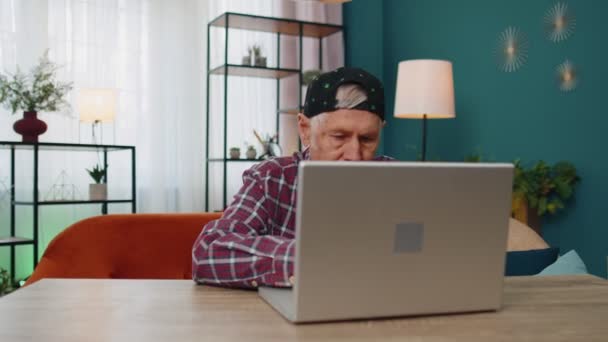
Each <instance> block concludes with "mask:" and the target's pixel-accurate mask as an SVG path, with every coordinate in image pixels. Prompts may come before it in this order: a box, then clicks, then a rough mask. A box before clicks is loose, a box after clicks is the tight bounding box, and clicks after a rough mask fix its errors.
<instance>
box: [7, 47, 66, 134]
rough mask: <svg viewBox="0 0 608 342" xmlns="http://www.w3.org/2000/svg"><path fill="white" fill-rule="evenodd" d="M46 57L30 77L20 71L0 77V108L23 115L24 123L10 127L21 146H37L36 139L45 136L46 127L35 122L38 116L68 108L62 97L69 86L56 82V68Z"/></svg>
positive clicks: (46, 56)
mask: <svg viewBox="0 0 608 342" xmlns="http://www.w3.org/2000/svg"><path fill="white" fill-rule="evenodd" d="M48 53H49V52H48V50H47V51H46V52H45V53H44V55H42V57H41V58H40V59H39V62H38V65H36V66H35V67H34V68H32V70H31V71H30V73H29V74H24V73H23V72H21V70H20V69H19V68H17V72H15V73H14V74H6V75H3V74H0V104H3V105H4V106H5V107H6V108H7V109H9V110H10V111H11V112H12V113H13V114H15V113H16V112H17V111H23V119H21V120H18V121H17V122H15V124H14V125H13V129H14V130H15V132H17V133H19V134H21V135H22V140H23V142H27V143H36V142H38V136H39V135H41V134H42V133H44V132H46V130H47V125H46V123H44V121H42V120H40V119H38V112H41V111H48V112H56V111H59V110H62V109H64V108H65V109H68V108H69V104H68V103H67V101H66V100H65V96H66V95H67V93H68V92H69V91H70V90H72V83H63V82H59V81H57V80H56V72H57V69H58V68H59V67H58V66H57V65H56V64H54V63H53V62H51V61H50V59H49V55H48Z"/></svg>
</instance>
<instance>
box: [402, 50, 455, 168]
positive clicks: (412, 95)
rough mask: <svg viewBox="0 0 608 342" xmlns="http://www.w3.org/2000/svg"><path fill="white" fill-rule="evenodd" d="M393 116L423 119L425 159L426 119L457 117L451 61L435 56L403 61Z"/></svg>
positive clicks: (424, 154)
mask: <svg viewBox="0 0 608 342" xmlns="http://www.w3.org/2000/svg"><path fill="white" fill-rule="evenodd" d="M394 116H395V117H396V118H401V119H422V160H423V161H424V160H426V135H427V122H426V121H427V119H449V118H454V117H456V113H455V109H454V79H453V76H452V62H449V61H442V60H432V59H418V60H409V61H402V62H400V63H399V69H398V73H397V88H396V91H395V111H394Z"/></svg>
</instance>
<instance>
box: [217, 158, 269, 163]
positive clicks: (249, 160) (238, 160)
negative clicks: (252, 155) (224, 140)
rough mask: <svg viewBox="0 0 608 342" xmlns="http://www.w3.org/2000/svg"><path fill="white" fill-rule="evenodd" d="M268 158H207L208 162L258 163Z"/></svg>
mask: <svg viewBox="0 0 608 342" xmlns="http://www.w3.org/2000/svg"><path fill="white" fill-rule="evenodd" d="M264 160H266V159H224V158H211V159H207V162H208V163H217V162H222V163H223V162H225V161H226V162H237V163H238V162H246V163H247V162H249V163H257V162H261V161H264Z"/></svg>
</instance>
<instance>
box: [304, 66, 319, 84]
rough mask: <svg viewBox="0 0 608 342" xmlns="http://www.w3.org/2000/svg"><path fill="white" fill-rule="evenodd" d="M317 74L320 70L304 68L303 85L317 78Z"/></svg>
mask: <svg viewBox="0 0 608 342" xmlns="http://www.w3.org/2000/svg"><path fill="white" fill-rule="evenodd" d="M319 75H321V70H316V69H313V70H306V71H304V72H303V73H302V83H304V85H305V86H308V85H310V84H311V83H312V81H314V80H315V79H317V77H319Z"/></svg>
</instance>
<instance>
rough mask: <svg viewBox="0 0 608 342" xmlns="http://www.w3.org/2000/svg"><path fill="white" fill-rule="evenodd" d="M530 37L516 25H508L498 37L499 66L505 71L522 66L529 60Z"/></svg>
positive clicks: (514, 69) (497, 53) (511, 70)
mask: <svg viewBox="0 0 608 342" xmlns="http://www.w3.org/2000/svg"><path fill="white" fill-rule="evenodd" d="M528 45H529V44H528V39H527V38H526V36H525V35H524V34H523V32H521V30H520V29H519V28H517V27H514V26H509V27H507V28H506V29H505V30H504V31H502V32H501V33H500V36H499V37H498V46H497V49H496V55H497V57H498V67H499V69H500V70H502V71H504V72H513V71H516V70H517V69H519V68H521V67H522V66H523V65H524V64H525V63H526V61H527V60H528Z"/></svg>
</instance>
